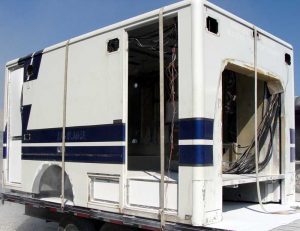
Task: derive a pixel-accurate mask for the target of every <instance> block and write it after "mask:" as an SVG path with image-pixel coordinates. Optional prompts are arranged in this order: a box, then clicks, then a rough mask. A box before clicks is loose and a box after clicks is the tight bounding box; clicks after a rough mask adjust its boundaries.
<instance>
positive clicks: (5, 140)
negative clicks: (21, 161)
mask: <svg viewBox="0 0 300 231" xmlns="http://www.w3.org/2000/svg"><path fill="white" fill-rule="evenodd" d="M3 144H7V125H5V128H4V131H3ZM2 152H3V153H2V156H3V159H6V157H7V148H6V147H4V146H3V149H2Z"/></svg>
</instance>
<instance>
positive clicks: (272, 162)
mask: <svg viewBox="0 0 300 231" xmlns="http://www.w3.org/2000/svg"><path fill="white" fill-rule="evenodd" d="M253 76H254V74H253V72H250V71H249V72H245V71H243V70H242V68H240V69H238V68H229V69H225V70H224V71H223V74H222V141H223V154H222V155H223V161H222V171H223V199H224V200H235V201H252V202H256V201H257V190H256V183H255V182H256V175H255V98H254V97H255V95H254V94H255V82H254V77H253ZM277 85H278V83H277V82H276V81H274V80H273V79H272V78H268V77H267V76H262V75H258V80H257V115H258V125H257V137H258V149H259V154H258V156H259V161H258V166H259V179H260V181H261V183H260V184H261V194H262V199H263V201H264V202H271V201H272V202H279V201H280V181H279V180H280V179H282V175H280V148H281V147H280V100H281V98H280V97H281V95H280V93H279V92H278V91H277V90H274V89H276V87H278V86H277Z"/></svg>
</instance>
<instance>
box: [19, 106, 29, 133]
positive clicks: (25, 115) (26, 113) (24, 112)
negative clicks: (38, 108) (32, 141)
mask: <svg viewBox="0 0 300 231" xmlns="http://www.w3.org/2000/svg"><path fill="white" fill-rule="evenodd" d="M30 112H31V104H29V105H23V106H22V114H21V115H22V133H23V135H24V134H25V133H26V130H27V126H28V121H29V116H30Z"/></svg>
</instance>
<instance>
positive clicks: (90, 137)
mask: <svg viewBox="0 0 300 231" xmlns="http://www.w3.org/2000/svg"><path fill="white" fill-rule="evenodd" d="M61 141H62V128H49V129H34V130H27V131H26V132H25V133H24V134H23V141H22V142H23V143H57V142H61ZM109 141H125V124H121V123H120V124H105V125H92V126H79V127H67V128H66V142H109Z"/></svg>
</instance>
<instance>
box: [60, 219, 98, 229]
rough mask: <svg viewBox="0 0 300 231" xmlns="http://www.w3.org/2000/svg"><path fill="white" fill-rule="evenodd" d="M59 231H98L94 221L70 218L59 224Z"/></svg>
mask: <svg viewBox="0 0 300 231" xmlns="http://www.w3.org/2000/svg"><path fill="white" fill-rule="evenodd" d="M58 231H96V228H95V225H94V224H93V222H92V221H89V220H84V219H80V218H77V217H68V218H65V219H63V220H62V221H61V222H60V223H59V226H58Z"/></svg>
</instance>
